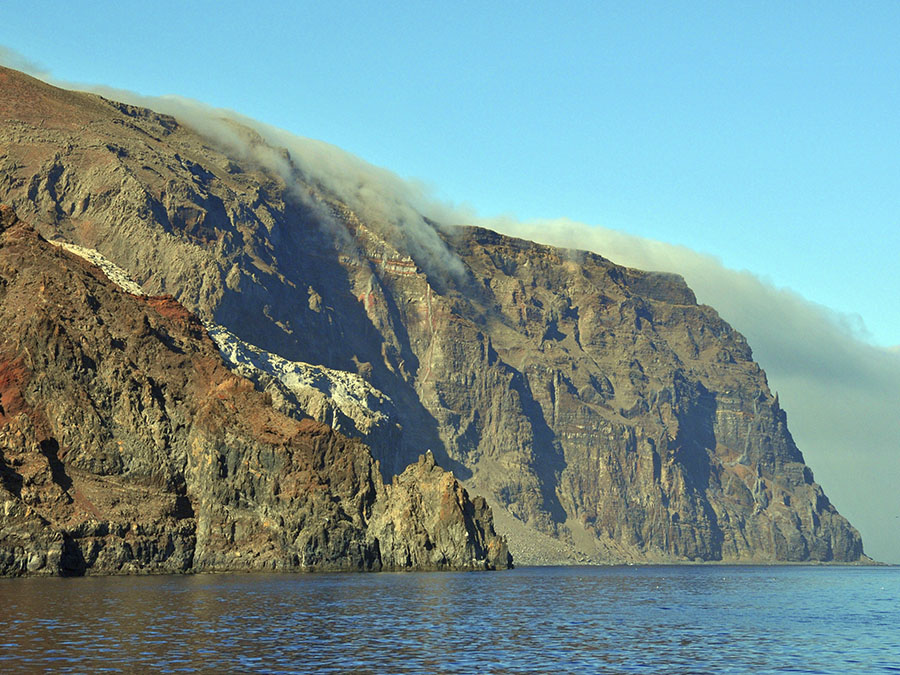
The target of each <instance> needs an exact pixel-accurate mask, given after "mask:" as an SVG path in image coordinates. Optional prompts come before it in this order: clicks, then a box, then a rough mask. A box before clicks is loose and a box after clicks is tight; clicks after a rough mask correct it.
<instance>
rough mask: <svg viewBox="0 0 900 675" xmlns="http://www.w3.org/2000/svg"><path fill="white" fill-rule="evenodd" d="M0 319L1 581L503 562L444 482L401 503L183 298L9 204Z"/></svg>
mask: <svg viewBox="0 0 900 675" xmlns="http://www.w3.org/2000/svg"><path fill="white" fill-rule="evenodd" d="M0 324H2V325H3V326H4V331H3V335H2V337H0V574H2V575H16V574H24V573H32V574H61V575H76V574H85V573H88V574H98V573H148V572H197V571H221V570H283V571H290V570H297V571H319V570H380V569H386V568H387V569H494V568H505V567H507V566H508V565H509V562H510V561H509V558H508V553H507V550H506V544H505V542H504V541H503V540H502V539H501V538H499V537H497V536H496V535H495V534H494V532H493V528H492V525H491V517H490V512H489V510H486V509H485V508H484V507H483V500H481V501H479V500H477V499H476V500H475V502H472V501H471V500H470V499H469V497H468V494H467V493H466V491H465V490H464V489H463V488H462V486H460V485H459V483H458V482H457V481H456V479H455V478H454V477H453V476H452V475H451V474H449V473H447V472H445V471H443V470H441V469H439V468H437V467H434V466H433V462H432V471H430V472H427V473H424V474H423V473H421V472H420V473H418V474H416V475H415V477H414V478H412V479H410V478H408V477H407V478H403V479H402V480H401V479H398V480H399V481H400V483H402V484H404V485H410V487H409V490H413V491H415V493H416V494H417V495H418V503H419V504H420V510H419V511H415V512H407V511H404V510H403V509H402V508H401V509H400V510H399V511H398V509H397V508H396V507H395V506H394V504H393V501H394V498H393V497H392V494H396V495H398V499H399V495H400V494H401V493H402V492H403V490H402V489H401V488H400V487H399V483H398V487H397V488H395V489H394V490H393V492H392V491H391V488H390V487H389V486H388V487H386V486H385V485H384V483H383V482H382V479H381V475H380V473H379V471H378V467H377V464H376V462H375V461H374V460H373V459H372V457H371V455H370V454H369V452H368V449H367V448H366V447H365V446H364V445H363V444H362V443H361V442H359V441H356V440H351V439H348V438H345V437H343V436H341V435H340V434H338V433H336V432H334V431H333V430H332V429H330V428H329V427H327V426H325V425H323V424H320V423H318V422H315V421H313V420H310V419H305V420H295V419H292V418H289V417H287V416H285V415H282V414H280V413H277V412H276V411H275V410H274V409H273V408H272V407H271V405H270V402H269V400H268V398H267V396H266V395H265V394H263V393H260V392H257V391H255V390H254V388H253V385H252V383H250V382H249V381H247V380H244V379H243V378H240V377H237V376H236V375H234V374H232V373H230V372H229V371H228V370H227V369H226V368H225V367H224V365H223V364H222V360H221V357H220V355H219V352H218V350H217V349H216V346H215V344H214V343H213V342H212V340H211V339H210V338H209V336H208V335H207V333H206V331H205V330H204V328H203V326H202V324H201V323H200V321H199V320H198V319H197V318H196V317H195V316H194V315H192V314H191V313H189V312H188V311H187V310H185V309H184V307H182V306H181V305H180V304H178V303H177V302H176V301H175V300H174V299H173V298H171V297H170V296H136V295H132V294H129V293H126V292H124V291H122V290H121V289H120V288H119V287H117V286H116V285H114V284H113V283H112V282H110V281H109V280H108V279H107V278H106V276H105V275H104V273H103V272H102V271H101V270H100V269H99V268H97V267H95V266H94V265H92V264H90V263H88V262H86V261H84V260H82V259H81V258H79V257H76V256H74V255H72V254H70V253H68V252H66V251H64V250H62V249H61V248H59V247H57V246H53V245H51V244H50V243H48V242H47V241H45V240H44V239H43V238H42V237H40V235H38V234H37V233H36V232H35V231H34V230H33V229H31V228H30V227H29V226H27V225H25V224H24V223H21V222H18V221H17V219H16V217H15V214H14V213H13V212H12V210H11V209H9V208H7V207H6V206H3V205H0ZM404 476H406V474H404ZM426 514H429V515H428V517H427V519H426V518H425V515H426ZM434 514H437V515H436V516H435V515H434ZM376 516H377V517H376ZM403 528H408V529H410V530H411V531H415V535H416V536H415V538H414V539H410V538H407V537H405V536H403V535H402V534H398V532H401V533H402V531H403ZM434 542H439V543H440V546H435V545H434Z"/></svg>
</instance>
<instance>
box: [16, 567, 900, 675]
mask: <svg viewBox="0 0 900 675" xmlns="http://www.w3.org/2000/svg"><path fill="white" fill-rule="evenodd" d="M0 607H2V614H0V672H17V671H41V670H46V671H53V672H102V671H113V672H115V671H119V672H123V671H124V672H136V671H137V672H141V671H154V672H183V671H196V670H202V671H209V672H213V671H215V672H261V673H276V672H316V673H329V672H335V673H337V672H340V673H345V672H360V673H442V672H446V673H490V672H494V673H533V672H553V673H620V672H621V673H628V672H639V673H644V672H651V673H702V672H712V673H763V672H791V673H874V672H898V673H900V569H898V568H888V567H878V568H871V567H870V568H861V567H729V566H715V567H699V566H684V567H681V566H677V567H607V568H602V567H600V568H598V567H545V568H523V569H518V570H513V571H510V572H498V573H463V574H449V573H431V574H425V573H423V574H352V575H351V574H346V575H333V574H328V575H197V576H180V577H179V576H166V577H105V578H101V577H94V578H83V579H2V580H0Z"/></svg>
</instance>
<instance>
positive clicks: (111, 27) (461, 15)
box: [0, 0, 900, 345]
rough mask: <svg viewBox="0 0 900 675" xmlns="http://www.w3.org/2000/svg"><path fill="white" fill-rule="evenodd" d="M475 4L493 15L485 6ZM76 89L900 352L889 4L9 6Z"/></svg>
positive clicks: (21, 36) (18, 34) (2, 31)
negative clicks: (382, 180) (126, 93)
mask: <svg viewBox="0 0 900 675" xmlns="http://www.w3.org/2000/svg"><path fill="white" fill-rule="evenodd" d="M488 4H489V5H490V6H486V5H488ZM3 14H4V16H3V21H2V22H0V44H2V45H4V46H6V47H8V48H10V49H12V50H15V51H16V52H18V53H20V54H21V55H22V56H24V57H25V58H27V59H29V60H31V61H33V62H35V63H37V64H38V65H40V66H42V67H43V68H45V69H46V70H47V71H49V72H50V73H51V74H52V75H53V76H54V77H56V78H59V79H62V80H68V81H70V82H84V83H97V84H105V85H110V86H115V87H122V88H126V89H131V90H134V91H137V92H140V93H142V94H148V95H162V94H169V93H175V94H181V95H184V96H189V97H191V98H196V99H199V100H201V101H205V102H206V103H209V104H212V105H215V106H220V107H225V108H230V109H233V110H237V111H239V112H241V113H244V114H246V115H248V116H251V117H254V118H257V119H260V120H262V121H265V122H268V123H271V124H274V125H276V126H279V127H283V128H285V129H288V130H290V131H292V132H294V133H297V134H300V135H303V136H309V137H313V138H318V139H322V140H325V141H328V142H330V143H333V144H335V145H338V146H340V147H342V148H344V149H346V150H348V151H350V152H352V153H354V154H357V155H359V156H361V157H362V158H364V159H366V160H368V161H370V162H372V163H374V164H377V165H381V166H384V167H387V168H389V169H391V170H393V171H395V172H397V173H399V174H400V175H403V176H408V177H415V178H418V179H421V180H422V181H424V182H425V183H426V184H428V185H429V186H432V187H433V190H434V192H435V194H436V195H437V196H438V197H440V198H441V199H445V200H447V201H450V202H454V203H463V204H467V205H470V206H472V207H473V208H474V209H475V210H476V211H477V212H478V213H479V214H481V215H484V216H495V215H500V214H506V215H512V216H515V217H517V218H520V219H524V220H529V219H536V218H555V217H561V216H562V217H568V218H572V219H575V220H579V221H582V222H585V223H589V224H597V225H603V226H606V227H610V228H614V229H620V230H624V231H626V232H629V233H632V234H636V235H641V236H645V237H649V238H653V239H658V240H661V241H665V242H671V243H675V244H684V245H686V246H689V247H690V248H692V249H695V250H698V251H701V252H706V253H711V254H713V255H715V256H718V257H720V258H721V259H722V261H723V262H724V264H725V265H727V266H729V267H732V268H735V269H749V270H751V271H753V272H755V273H757V274H759V275H761V276H763V277H764V278H766V279H768V280H769V281H771V282H772V283H773V284H775V285H776V286H784V287H790V288H792V289H794V290H796V291H798V292H799V293H800V294H802V295H803V296H805V297H807V298H808V299H810V300H812V301H814V302H817V303H821V304H823V305H826V306H828V307H830V308H832V309H835V310H837V311H839V312H843V313H847V314H850V315H856V316H858V317H860V319H859V320H857V319H856V318H852V317H851V319H850V321H851V323H855V325H857V326H860V325H861V324H859V323H858V321H862V322H864V324H865V326H866V328H867V329H868V331H869V333H870V339H871V340H872V341H874V342H875V343H876V344H881V345H896V344H900V302H898V298H900V272H898V270H897V263H898V258H900V256H898V252H900V121H898V120H900V114H898V111H900V40H898V39H897V36H898V35H900V3H896V2H883V3H875V2H861V3H838V2H809V3H805V2H754V3H741V2H729V3H719V2H709V3H702V2H696V3H662V2H651V3H627V2H617V3H598V2H585V3H579V2H565V3H538V2H532V3H505V2H495V3H467V2H454V3H424V2H422V3H419V2H410V3H379V4H375V3H353V2H328V3H322V2H317V3H297V2H291V3H288V2H284V3H277V2H257V3H246V2H241V3H237V2H154V3H146V2H142V3H133V2H118V3H111V2H90V3H86V2H72V1H69V2H33V1H31V2H22V1H19V0H12V1H9V0H8V1H7V2H5V3H4V12H3Z"/></svg>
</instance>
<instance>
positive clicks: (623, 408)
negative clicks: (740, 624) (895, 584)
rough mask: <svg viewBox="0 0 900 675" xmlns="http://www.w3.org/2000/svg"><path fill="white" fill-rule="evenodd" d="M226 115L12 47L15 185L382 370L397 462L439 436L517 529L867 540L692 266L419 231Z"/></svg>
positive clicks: (734, 546) (740, 557)
mask: <svg viewBox="0 0 900 675" xmlns="http://www.w3.org/2000/svg"><path fill="white" fill-rule="evenodd" d="M233 131H234V134H237V135H238V136H240V135H241V134H243V136H242V137H243V138H244V141H245V143H246V144H247V147H249V148H251V149H253V150H254V152H243V153H241V152H236V151H235V150H234V148H230V149H229V148H225V147H223V146H221V144H217V143H216V142H214V141H213V140H210V139H208V138H203V137H201V136H200V135H198V134H197V133H195V132H194V131H192V130H191V129H190V128H188V127H186V126H184V125H182V124H180V123H178V122H176V121H175V120H173V119H172V118H171V117H167V116H164V115H157V114H155V113H152V112H150V111H146V110H141V109H138V108H132V107H129V106H123V105H121V104H116V103H113V102H109V101H106V100H104V99H102V98H100V97H96V96H91V95H88V94H80V93H76V92H66V91H62V90H59V89H55V88H53V87H50V86H48V85H45V84H43V83H40V82H38V81H36V80H33V79H31V78H28V77H26V76H23V75H21V74H19V73H16V72H14V71H9V70H2V69H0V139H2V144H3V147H4V150H3V154H2V155H0V199H4V200H8V201H9V202H10V203H12V204H13V205H14V206H15V207H16V209H17V210H18V211H19V214H20V216H23V217H28V218H31V219H33V220H34V222H36V223H38V224H39V226H40V228H41V231H42V232H43V233H45V235H47V236H48V237H53V238H64V239H67V240H69V241H72V242H74V243H76V244H79V245H82V246H85V247H88V248H94V249H98V250H99V251H100V252H101V253H103V254H104V255H105V256H106V257H108V258H109V259H110V260H112V261H113V262H115V263H117V264H118V265H120V266H122V267H124V268H125V269H127V270H128V271H129V272H130V273H131V274H132V275H133V276H134V277H135V278H136V279H137V280H138V281H139V282H140V283H141V284H142V286H143V288H144V289H145V290H146V291H148V292H151V293H163V292H166V293H172V294H173V295H174V296H175V297H176V298H177V299H178V300H179V301H180V302H182V303H183V304H184V305H185V306H187V307H188V308H189V309H191V310H192V311H194V312H196V313H197V314H198V315H199V316H200V317H201V318H203V319H204V320H210V321H216V322H218V323H220V324H223V325H225V326H226V327H228V328H229V329H230V330H231V331H232V332H234V333H235V334H237V336H238V337H240V338H241V339H243V340H245V341H247V342H249V343H252V344H254V345H258V346H259V347H261V348H263V349H265V350H268V351H270V352H274V353H277V354H279V355H281V356H283V357H285V358H287V359H290V360H292V361H297V362H307V363H312V364H320V365H323V366H326V367H328V368H332V369H339V370H344V371H349V372H352V373H355V374H358V375H360V376H362V377H364V378H366V379H367V380H368V381H369V382H370V383H371V384H372V385H374V387H376V388H377V389H378V390H379V391H380V392H383V393H384V394H385V395H386V396H388V397H389V398H390V400H391V401H392V402H393V404H394V406H395V409H396V411H397V414H398V416H399V418H398V419H397V420H392V423H393V422H394V421H396V422H397V423H398V424H399V426H400V427H402V436H401V438H400V442H399V444H394V443H393V441H387V442H385V443H378V444H376V445H374V446H373V447H372V452H373V454H374V455H375V456H376V458H378V459H379V460H380V462H381V467H382V469H383V470H384V471H385V473H386V474H388V475H390V474H393V473H400V472H401V471H402V470H403V468H404V467H405V466H406V465H407V464H408V463H410V462H412V461H415V458H416V457H417V456H418V455H419V453H420V452H421V450H422V449H423V448H431V449H432V450H433V451H434V454H435V457H436V458H437V459H438V461H439V463H440V464H442V465H443V466H446V467H448V468H451V469H453V471H454V472H455V473H456V474H457V475H459V476H460V477H461V478H463V479H464V481H465V482H466V484H467V485H469V486H475V487H477V489H478V491H479V492H483V493H484V494H485V495H486V496H487V497H488V499H489V500H490V502H491V504H492V506H493V507H494V510H495V512H496V515H497V517H498V519H500V518H502V519H503V520H504V522H507V523H509V525H510V532H513V531H515V532H518V533H519V534H518V535H517V536H518V539H517V540H512V541H511V546H512V550H513V553H514V554H516V551H517V548H516V545H517V543H518V544H519V545H522V544H524V543H527V542H532V541H538V540H539V539H540V538H541V537H542V536H545V535H546V537H551V538H554V539H555V541H556V542H557V543H558V547H559V549H560V550H562V551H565V552H566V553H564V555H565V556H567V557H569V559H578V560H593V561H623V560H629V561H630V560H633V561H655V560H661V561H672V560H728V561H747V560H752V561H776V560H820V561H832V560H838V561H853V560H858V559H860V558H861V557H862V555H863V554H862V543H861V541H860V538H859V535H858V533H857V532H856V531H855V530H854V529H853V528H852V527H851V526H850V524H849V523H848V522H847V521H846V520H845V519H844V518H843V517H842V516H840V515H839V514H838V513H837V511H836V510H835V509H834V507H833V506H832V505H831V504H830V503H829V501H828V499H827V498H826V497H825V495H824V494H823V492H822V490H821V488H820V487H819V486H818V485H817V484H816V483H815V482H814V481H813V477H812V473H811V472H810V470H809V468H808V467H806V466H805V465H804V463H803V458H802V455H801V453H800V451H799V450H798V449H797V447H796V445H795V444H794V441H793V439H792V438H791V435H790V433H789V431H788V428H787V422H786V415H785V413H784V411H782V410H781V408H780V407H779V405H778V401H777V400H776V398H775V397H773V396H772V394H771V392H770V391H769V388H768V386H767V383H766V378H765V374H764V373H763V372H762V371H761V370H760V368H759V367H758V366H757V364H756V363H754V362H753V360H752V354H751V351H750V347H749V346H748V345H747V343H746V341H745V340H744V338H743V337H742V336H741V335H740V334H738V333H736V332H735V331H734V330H733V329H732V328H731V327H730V326H728V325H727V324H726V323H725V322H724V321H722V320H721V319H720V318H719V316H718V315H717V314H716V312H715V311H714V310H713V309H712V308H710V307H705V306H702V305H698V304H697V303H696V299H695V297H694V294H693V293H692V292H691V290H690V289H689V288H688V287H687V286H686V285H685V283H684V281H683V280H682V279H681V278H680V277H677V276H675V275H670V274H659V273H650V272H642V271H639V270H633V269H627V268H623V267H620V266H618V265H615V264H613V263H612V262H610V261H608V260H605V259H604V258H602V257H600V256H597V255H592V254H587V253H583V252H577V251H564V250H559V249H555V248H552V247H547V246H539V245H536V244H532V243H530V242H526V241H521V240H517V239H513V238H510V237H505V236H502V235H499V234H496V233H493V232H489V231H487V230H483V229H478V228H460V227H455V228H445V229H443V230H440V231H439V232H440V236H441V237H442V238H443V248H440V247H437V248H440V251H439V253H438V254H434V252H433V251H432V253H431V254H429V255H430V257H429V255H425V254H423V250H422V248H421V247H417V246H416V245H415V242H414V241H412V240H411V239H410V238H409V236H408V232H407V231H406V230H405V229H404V228H403V227H401V226H398V225H397V224H396V223H392V222H387V220H386V219H385V217H382V216H379V215H378V214H377V210H376V211H375V213H376V215H372V214H370V213H369V212H368V211H371V210H368V211H367V210H366V209H364V208H362V207H359V206H353V205H351V204H348V203H347V201H346V200H345V199H342V198H341V197H340V196H339V195H338V194H336V193H335V192H333V191H330V190H329V188H328V187H327V185H326V182H327V181H325V180H324V179H322V180H320V179H317V178H316V177H315V176H312V175H309V172H308V171H307V172H304V171H301V170H300V169H299V168H298V167H297V166H296V165H295V164H294V163H293V161H292V159H291V157H290V154H289V153H288V152H287V151H280V150H278V149H276V148H268V147H267V146H265V144H264V143H263V141H262V139H260V138H259V137H258V136H257V135H254V134H253V132H250V131H249V130H246V129H244V130H241V129H240V127H238V126H237V125H234V127H233ZM260 148H263V149H265V150H266V151H267V152H268V155H267V156H272V157H275V156H277V157H278V158H279V159H278V166H277V167H274V165H273V164H271V163H269V165H268V166H267V165H266V161H264V160H263V159H260V158H262V157H263V156H264V155H265V154H266V153H264V152H261V151H259V150H260ZM248 157H252V158H253V159H249V160H248V159H247V158H248ZM273 167H274V168H273ZM238 169H239V170H238ZM276 169H277V170H276ZM351 182H352V181H351ZM364 206H365V205H363V207H364ZM354 209H356V210H354ZM431 234H432V235H433V234H434V232H431ZM439 243H440V242H439ZM435 250H436V249H435ZM441 260H443V261H444V262H446V263H447V267H446V269H443V268H440V265H439V263H440V262H441ZM436 261H437V266H436ZM451 269H452V270H455V271H453V272H451V271H450V270H451ZM151 389H152V388H151ZM139 391H141V390H139ZM134 395H135V396H136V395H137V394H134ZM152 398H153V397H152V395H151V399H152ZM151 408H152V406H151ZM143 433H144V435H146V433H147V432H143ZM150 440H152V439H150ZM154 442H155V441H154ZM117 456H118V455H116V454H115V453H112V454H110V455H109V458H107V456H106V455H102V456H100V457H97V458H94V459H92V461H93V462H95V463H96V465H97V466H98V467H101V468H102V467H105V466H107V463H109V462H113V464H112V466H118V465H117V464H115V462H116V461H122V462H123V463H124V460H116V459H115V457H117ZM351 510H352V509H351ZM534 559H535V560H540V559H541V557H540V555H536V556H535V558H534Z"/></svg>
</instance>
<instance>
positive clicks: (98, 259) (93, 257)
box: [50, 240, 146, 295]
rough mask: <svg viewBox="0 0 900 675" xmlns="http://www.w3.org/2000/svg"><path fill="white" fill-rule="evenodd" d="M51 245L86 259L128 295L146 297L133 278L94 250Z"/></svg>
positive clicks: (54, 243) (56, 241)
mask: <svg viewBox="0 0 900 675" xmlns="http://www.w3.org/2000/svg"><path fill="white" fill-rule="evenodd" d="M50 243H51V244H53V245H54V246H59V247H60V248H64V249H65V250H67V251H68V252H69V253H73V254H75V255H77V256H78V257H79V258H84V259H85V260H87V261H88V262H90V263H93V264H94V265H96V266H97V267H99V268H100V269H101V270H103V273H104V274H105V275H106V276H107V278H108V279H109V280H110V281H112V282H113V283H114V284H116V285H117V286H118V287H119V288H121V289H122V290H123V291H125V292H126V293H131V294H132V295H146V293H144V289H142V288H141V287H140V286H139V285H138V284H137V282H135V281H134V279H132V278H131V276H130V275H129V274H128V272H126V271H125V270H123V269H122V268H121V267H119V266H118V265H116V264H115V263H112V262H110V261H109V260H107V259H106V258H105V257H103V255H102V254H101V253H99V252H97V251H95V250H94V249H92V248H84V247H83V246H76V245H75V244H70V243H68V242H65V241H59V240H55V241H54V240H50Z"/></svg>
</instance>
